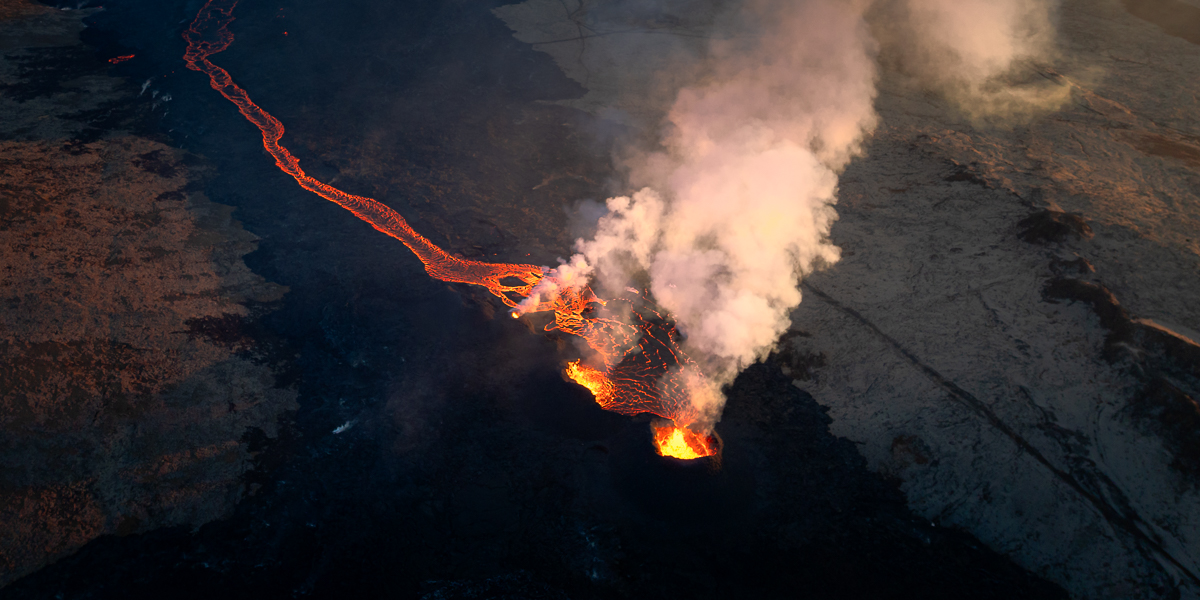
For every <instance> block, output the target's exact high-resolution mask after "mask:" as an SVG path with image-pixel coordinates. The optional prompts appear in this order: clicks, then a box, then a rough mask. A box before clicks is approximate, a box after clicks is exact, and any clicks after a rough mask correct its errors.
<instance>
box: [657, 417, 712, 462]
mask: <svg viewBox="0 0 1200 600" xmlns="http://www.w3.org/2000/svg"><path fill="white" fill-rule="evenodd" d="M653 429H654V448H655V450H658V453H659V455H661V456H670V457H671V458H682V459H684V460H691V459H694V458H701V457H704V456H712V455H714V454H716V453H717V443H716V442H715V441H714V440H713V438H712V437H710V436H708V435H705V434H700V433H696V432H694V431H692V430H691V429H688V428H686V427H675V426H672V425H663V426H656V427H653Z"/></svg>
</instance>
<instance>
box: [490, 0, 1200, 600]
mask: <svg viewBox="0 0 1200 600" xmlns="http://www.w3.org/2000/svg"><path fill="white" fill-rule="evenodd" d="M702 4H704V6H702V7H697V6H696V5H695V4H684V3H671V2H664V3H657V4H655V5H653V7H650V6H641V5H633V4H628V3H570V2H568V3H565V4H563V3H557V2H549V1H543V0H528V1H526V2H523V3H521V4H516V5H508V6H503V7H499V8H497V9H496V13H497V15H499V16H500V17H501V18H502V19H504V21H505V23H506V24H508V25H509V26H510V27H512V28H513V29H514V31H515V35H516V36H517V37H518V39H521V40H522V41H526V42H529V43H531V44H534V47H535V48H537V49H538V50H539V51H541V52H545V53H547V54H548V55H550V56H552V57H553V58H554V60H555V62H556V65H557V66H559V67H560V68H562V69H563V70H564V72H565V73H567V74H568V75H569V76H570V77H572V78H573V79H574V80H576V81H578V82H580V83H581V84H582V85H584V86H586V87H588V89H589V92H588V94H587V95H586V96H584V97H583V98H582V99H579V100H567V101H564V102H562V103H563V104H567V105H569V106H575V107H577V108H580V109H583V110H588V111H591V112H593V113H595V114H597V115H601V116H603V117H606V118H609V119H612V120H615V121H622V122H641V123H643V124H644V123H646V122H650V123H654V122H655V120H656V119H658V118H661V115H662V114H663V112H664V111H665V110H666V108H667V107H669V105H670V102H671V101H672V100H673V94H672V91H673V88H674V87H675V86H678V85H680V83H679V81H678V80H677V79H676V78H675V77H674V75H677V74H678V73H676V72H673V71H669V72H668V76H667V77H663V78H655V77H654V74H655V73H656V72H657V71H658V70H659V69H662V68H664V66H665V67H669V66H672V65H674V64H676V63H678V62H679V61H680V57H681V56H682V57H687V58H693V59H694V58H696V57H702V56H703V54H704V44H705V40H704V37H705V34H706V32H708V31H710V30H711V23H712V22H713V18H714V17H713V15H715V14H719V8H720V5H719V4H717V3H702ZM706 7H707V8H706ZM1194 12H1195V7H1194V6H1192V4H1188V3H1178V2H1175V3H1168V2H1136V1H1131V2H1125V3H1122V2H1117V1H1115V0H1113V1H1107V2H1099V3H1096V2H1070V1H1068V2H1064V3H1063V4H1062V6H1061V12H1060V14H1059V21H1058V28H1059V35H1058V40H1057V42H1058V45H1059V50H1060V51H1059V52H1058V54H1057V55H1055V56H1053V57H1050V58H1048V59H1047V60H1046V61H1044V62H1042V63H1036V64H1025V65H1022V66H1021V67H1020V68H1019V69H1018V71H1019V72H1018V73H1017V74H1016V75H1015V76H1014V78H1013V79H1014V80H1017V81H1050V82H1053V83H1055V84H1056V85H1061V86H1066V87H1067V88H1069V99H1068V100H1067V102H1066V103H1065V104H1064V105H1062V106H1061V107H1056V108H1054V109H1052V110H1041V111H1033V112H1031V113H1028V114H1023V115H1016V116H1015V117H1014V116H1012V115H999V118H995V119H991V120H989V119H978V118H975V119H972V118H970V117H969V116H968V115H967V114H965V113H964V111H963V110H961V106H960V105H959V104H957V103H956V102H954V101H952V100H953V99H951V98H947V97H944V96H941V95H940V94H939V93H938V90H937V89H932V90H931V89H927V88H925V87H923V86H922V85H920V82H918V81H914V80H913V79H912V77H911V74H910V73H908V72H906V71H904V70H903V69H898V68H896V65H895V64H894V61H889V60H887V57H886V54H887V52H888V51H889V50H888V48H886V47H885V48H884V49H883V50H882V52H883V53H884V54H885V57H884V59H883V60H881V65H882V66H883V68H882V70H881V72H880V83H879V96H878V98H877V101H876V108H877V110H878V112H879V114H880V117H881V125H880V128H879V129H878V130H877V131H876V132H875V134H874V135H873V136H872V137H871V139H870V140H869V141H868V143H867V145H866V148H865V156H863V157H861V158H859V159H857V160H855V161H854V162H852V163H851V165H850V166H849V168H848V169H847V170H846V172H845V173H844V175H843V177H842V180H841V185H840V194H839V197H840V201H839V204H838V207H837V208H838V212H839V214H840V216H841V218H840V221H839V222H838V223H837V224H836V225H835V226H834V228H833V234H832V237H833V241H834V242H835V243H836V244H837V245H838V246H840V247H841V248H842V251H843V255H842V256H843V258H842V260H841V261H840V262H839V263H838V264H837V265H835V266H833V267H832V268H830V269H828V270H826V271H824V272H820V273H817V274H815V275H813V276H812V277H811V278H809V279H808V280H807V281H806V283H805V285H804V288H803V289H804V292H805V299H804V301H803V303H802V304H801V306H800V307H799V308H798V309H797V310H796V311H795V314H794V318H793V322H794V326H793V331H792V333H790V334H789V335H787V336H785V338H784V340H783V341H782V342H781V344H780V351H779V357H780V359H779V360H780V363H781V366H782V368H783V369H784V370H785V373H787V374H788V375H789V376H792V377H793V378H794V379H795V381H794V384H795V385H796V386H797V387H799V388H800V389H803V390H805V391H807V392H809V393H811V394H812V395H813V397H814V398H815V399H816V401H817V402H819V403H820V404H821V405H822V406H825V407H827V408H828V409H829V415H830V417H831V418H832V419H833V423H832V425H831V431H833V432H834V433H835V434H836V435H840V436H845V437H846V438H847V439H850V440H853V441H854V442H855V443H856V444H857V448H858V450H859V451H860V452H861V453H862V455H863V456H864V457H865V458H866V460H867V463H868V464H869V465H870V468H871V469H872V470H874V471H876V472H878V473H881V474H885V475H887V476H889V477H894V478H896V479H898V480H899V481H901V482H902V485H901V487H902V489H903V491H904V493H905V495H906V497H907V500H908V505H909V506H910V507H912V508H913V509H914V510H915V511H916V512H917V513H918V514H921V515H923V516H924V517H926V518H928V519H930V520H932V521H934V522H936V523H939V524H941V525H946V526H952V527H956V528H959V529H961V530H965V531H969V532H971V533H973V534H974V535H976V536H978V537H979V538H980V539H981V540H982V541H984V542H985V543H987V544H988V545H989V546H990V547H992V548H994V549H996V550H998V551H1000V552H1002V553H1004V554H1006V555H1008V556H1011V557H1012V558H1013V559H1014V560H1016V561H1017V562H1019V563H1020V564H1022V565H1023V566H1025V567H1027V568H1029V569H1031V570H1033V571H1035V572H1037V573H1039V574H1042V575H1044V576H1046V577H1048V578H1050V579H1051V580H1054V581H1056V582H1058V583H1060V584H1062V585H1063V586H1064V587H1066V588H1067V589H1068V590H1070V591H1071V592H1072V594H1074V595H1077V596H1079V597H1094V598H1158V597H1168V596H1171V595H1173V594H1182V596H1183V597H1195V596H1196V595H1197V594H1200V554H1197V550H1196V548H1197V544H1198V538H1197V536H1200V530H1198V529H1197V527H1198V526H1200V521H1197V517H1196V515H1200V495H1198V494H1197V487H1196V485H1197V479H1196V471H1195V466H1194V465H1195V464H1196V460H1197V454H1196V452H1197V448H1198V446H1197V445H1196V444H1197V442H1196V440H1197V435H1200V434H1198V433H1197V430H1196V429H1195V425H1196V424H1197V423H1200V409H1198V408H1197V404H1196V401H1195V399H1196V398H1197V394H1198V393H1200V387H1198V384H1200V379H1198V378H1197V373H1198V372H1200V371H1198V370H1197V368H1198V367H1200V363H1198V362H1197V356H1200V355H1198V354H1197V351H1198V350H1200V347H1198V346H1197V345H1196V341H1197V340H1200V336H1198V334H1197V333H1196V332H1197V331H1198V330H1200V313H1197V310H1198V309H1200V304H1197V303H1196V302H1195V299H1196V298H1197V295H1198V294H1200V279H1198V278H1197V275H1198V274H1200V235H1198V234H1197V233H1196V232H1197V231H1200V196H1198V195H1197V190H1200V121H1198V120H1197V118H1196V114H1197V113H1196V103H1195V98H1196V97H1197V94H1198V93H1200V89H1198V87H1197V85H1198V84H1197V83H1196V82H1198V81H1200V46H1197V45H1196V44H1195V40H1194V39H1192V38H1191V37H1189V34H1187V33H1186V30H1187V27H1186V26H1185V25H1184V23H1185V22H1191V21H1188V19H1190V18H1191V17H1192V15H1193V13H1194ZM1167 15H1171V17H1167ZM872 26H873V27H875V28H876V31H877V32H878V33H881V34H882V35H883V38H884V39H886V36H887V29H888V26H889V24H888V23H887V22H885V21H879V22H874V23H873V24H872ZM573 32H574V33H573ZM1181 32H1183V33H1181ZM633 55H637V56H638V57H641V56H648V57H649V58H647V59H644V60H640V59H635V58H633ZM685 62H686V61H685ZM618 65H619V66H618ZM630 71H633V72H632V73H630ZM682 79H683V81H685V82H686V79H687V74H686V73H685V74H683V77H682Z"/></svg>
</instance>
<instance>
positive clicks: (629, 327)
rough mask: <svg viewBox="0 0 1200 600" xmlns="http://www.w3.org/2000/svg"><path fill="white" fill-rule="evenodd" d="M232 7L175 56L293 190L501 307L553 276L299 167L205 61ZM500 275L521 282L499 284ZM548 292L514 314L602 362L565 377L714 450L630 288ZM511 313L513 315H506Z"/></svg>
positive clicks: (670, 332) (673, 449)
mask: <svg viewBox="0 0 1200 600" xmlns="http://www.w3.org/2000/svg"><path fill="white" fill-rule="evenodd" d="M236 5H237V0H208V2H207V3H206V4H205V5H204V7H203V8H201V9H200V12H199V13H198V14H197V15H196V18H195V19H194V20H193V21H192V23H191V25H189V26H188V28H187V30H186V31H184V33H183V37H184V39H185V40H186V41H187V50H186V52H185V53H184V55H183V59H184V61H185V62H186V63H187V67H188V68H189V69H191V70H193V71H199V72H201V73H204V74H205V75H207V76H208V77H209V84H210V85H211V86H212V88H213V89H214V90H216V91H218V92H220V94H221V95H222V96H224V97H225V99H227V100H229V101H230V102H232V103H233V104H234V106H236V107H237V109H238V111H239V112H241V113H242V116H244V117H246V119H247V120H248V121H250V122H251V123H253V124H254V125H255V126H256V127H258V129H259V131H261V132H262V144H263V148H265V149H266V151H267V153H268V154H270V155H271V157H272V158H273V159H274V160H275V165H276V166H278V167H279V169H280V170H282V171H283V172H284V173H287V174H288V175H290V176H291V177H292V178H293V179H295V180H296V183H298V184H300V187H302V188H304V189H306V190H308V191H310V192H312V193H314V194H317V195H318V196H320V197H322V198H324V199H326V200H329V201H330V202H333V203H335V204H337V205H338V206H341V207H342V208H345V209H346V210H348V211H350V212H351V213H353V214H354V216H356V217H358V218H359V219H362V220H363V221H366V222H367V223H369V224H370V225H371V226H372V227H374V228H375V229H377V230H379V231H381V232H383V233H385V234H387V235H389V236H392V237H394V238H396V239H397V240H400V242H402V243H403V244H404V245H405V246H407V247H408V249H409V250H412V252H413V254H416V256H417V258H418V259H420V260H421V262H422V263H424V265H425V272H426V273H428V274H429V276H430V277H433V278H435V279H439V280H441V281H448V282H455V283H466V284H471V285H479V286H483V287H485V288H487V290H488V291H489V292H491V293H492V294H493V295H495V296H496V297H497V298H499V299H500V300H501V301H502V302H504V303H505V304H506V305H508V306H510V307H513V308H516V307H517V304H518V302H519V301H518V300H516V299H514V297H516V298H521V299H524V298H528V297H529V295H530V294H531V292H532V290H533V287H534V286H535V285H536V284H537V283H538V282H539V281H541V280H542V279H543V278H545V277H553V276H552V275H548V273H549V270H548V269H545V268H543V267H540V266H537V265H528V264H506V263H486V262H480V261H474V260H467V259H463V258H459V257H457V256H452V255H450V254H449V253H447V252H445V251H444V250H442V249H441V248H439V247H437V246H436V245H434V244H433V243H432V242H430V241H429V240H428V239H426V238H425V237H424V236H422V235H421V234H419V233H417V232H416V231H415V230H413V228H412V227H409V225H408V222H407V221H405V220H404V217H402V216H400V214H399V213H397V212H396V211H394V210H392V209H391V208H388V207H387V206H385V205H384V204H382V203H380V202H378V201H376V200H374V199H372V198H367V197H364V196H356V195H354V194H348V193H346V192H343V191H341V190H339V189H337V188H335V187H333V186H331V185H328V184H326V183H323V182H321V181H318V180H316V179H315V178H313V177H311V176H309V175H308V174H307V173H305V172H304V169H302V168H300V161H299V160H298V159H296V157H295V156H293V155H292V153H291V152H289V151H288V150H287V148H284V147H283V146H282V145H281V144H280V143H279V140H280V139H281V138H282V137H283V133H284V129H283V124H282V123H280V122H279V120H278V119H276V118H275V117H273V116H271V115H270V114H269V113H267V111H265V110H263V109H262V108H260V107H259V106H258V105H257V104H255V103H254V102H253V101H252V100H251V99H250V96H249V94H247V93H246V91H245V90H243V89H242V88H241V87H239V86H238V85H237V84H236V83H234V82H233V78H232V77H230V75H229V73H228V72H226V71H225V69H222V68H221V67H218V66H217V65H215V64H213V63H212V62H211V61H209V57H210V56H212V55H213V54H216V53H218V52H221V51H223V50H225V49H226V48H228V47H229V45H230V44H232V43H233V34H232V33H231V32H230V31H229V24H230V23H232V22H233V8H234V7H235V6H236ZM505 279H510V280H511V279H515V280H517V281H520V282H521V283H520V284H505V283H501V282H502V281H503V280H505ZM555 281H556V283H561V282H557V280H555ZM554 288H555V289H556V292H555V293H554V294H552V295H551V297H550V298H546V299H539V300H538V302H536V303H535V305H534V306H533V307H528V306H525V307H522V312H542V311H554V322H553V323H551V324H550V325H547V326H546V329H547V330H549V331H555V330H557V331H562V332H563V333H567V334H571V335H576V336H579V337H582V338H583V339H584V340H585V341H586V342H587V344H588V346H589V347H590V348H592V349H593V350H595V351H596V353H597V354H599V355H600V357H601V358H602V359H603V363H604V365H603V366H604V370H600V369H597V368H595V367H592V366H588V365H586V364H584V363H583V362H582V361H579V360H576V361H573V362H571V363H570V364H568V365H567V368H566V374H567V376H568V377H570V378H571V379H572V380H573V381H575V382H576V383H578V384H579V385H581V386H583V387H585V388H587V389H588V390H589V391H590V392H591V393H592V395H593V396H594V397H595V398H596V402H597V403H598V404H599V405H600V406H601V407H602V408H604V409H605V410H610V411H613V412H617V413H621V414H627V415H634V414H639V413H652V414H655V415H658V416H659V417H663V418H665V419H670V420H672V421H673V422H674V424H675V425H677V427H671V428H670V429H672V430H673V431H674V433H669V434H663V435H660V431H662V430H663V429H664V428H656V429H655V446H656V447H657V448H658V451H659V454H662V455H664V456H674V457H677V458H698V457H701V456H710V455H712V454H713V453H714V452H715V447H716V446H715V444H713V443H712V438H711V436H709V435H708V434H707V433H696V432H694V431H692V430H690V429H686V428H685V427H686V426H687V425H690V424H692V423H694V422H696V421H697V418H698V416H699V415H697V414H696V413H695V411H694V409H693V408H692V405H691V402H690V401H689V398H688V390H687V387H686V385H685V375H688V376H691V377H696V376H698V375H699V372H698V371H697V370H696V367H695V365H694V364H693V363H692V362H691V360H690V359H689V358H688V357H687V356H686V355H685V354H684V353H683V351H682V350H681V349H680V347H679V343H678V340H677V337H678V334H677V332H676V331H675V327H674V325H673V324H672V323H671V322H670V321H669V320H668V319H666V318H665V317H664V315H663V314H662V313H660V312H659V311H658V310H656V309H654V308H653V305H652V304H651V303H650V302H649V301H648V300H647V299H646V298H645V297H643V296H641V295H640V294H638V293H637V291H636V290H632V289H631V290H630V291H631V292H633V293H634V294H635V295H636V297H630V298H618V299H614V300H608V301H604V300H600V299H599V298H597V297H596V296H595V294H593V293H592V291H591V289H589V288H586V287H584V288H582V289H579V288H575V287H571V286H569V285H556V286H554ZM612 303H620V304H622V305H623V307H624V308H626V309H628V314H629V315H630V316H631V318H630V320H632V324H631V323H628V322H626V320H623V319H621V318H618V316H617V313H615V312H613V311H612V310H611V308H610V307H609V304H612ZM585 313H586V314H585ZM513 316H514V317H519V316H520V314H518V313H517V312H514V313H513ZM660 438H661V439H660ZM664 444H667V445H668V446H666V447H664Z"/></svg>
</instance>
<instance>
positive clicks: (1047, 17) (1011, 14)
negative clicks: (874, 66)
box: [870, 0, 1070, 121]
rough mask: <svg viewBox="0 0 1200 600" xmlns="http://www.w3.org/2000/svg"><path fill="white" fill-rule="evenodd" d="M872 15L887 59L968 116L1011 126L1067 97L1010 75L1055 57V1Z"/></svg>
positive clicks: (879, 9) (976, 2)
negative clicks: (1004, 122) (1024, 67)
mask: <svg viewBox="0 0 1200 600" xmlns="http://www.w3.org/2000/svg"><path fill="white" fill-rule="evenodd" d="M871 12H872V14H871V15H870V20H871V22H872V23H873V25H874V27H873V33H874V34H875V35H876V37H877V38H878V39H879V40H880V42H881V43H882V44H883V46H884V52H883V56H884V57H885V59H886V60H888V61H889V63H890V64H893V65H895V66H896V67H897V68H898V69H899V70H901V71H903V72H906V73H907V74H909V75H910V76H911V77H913V78H914V79H915V80H916V81H917V83H918V85H920V86H921V87H924V88H926V89H932V90H934V91H937V92H939V93H941V94H942V95H944V96H945V97H947V98H948V99H950V100H951V101H952V102H954V103H955V104H957V105H958V107H959V108H960V109H961V110H962V111H963V112H964V113H965V114H966V115H967V116H968V117H971V118H973V119H976V120H992V121H1011V120H1014V119H1020V118H1023V117H1026V116H1028V115H1030V114H1032V113H1035V112H1039V111H1046V110H1054V109H1057V108H1058V107H1059V106H1061V105H1062V103H1063V102H1065V101H1066V100H1067V98H1068V96H1069V91H1070V89H1069V86H1066V85H1064V84H1060V83H1057V82H1053V81H1049V80H1047V79H1044V78H1041V77H1038V76H1036V75H1033V78H1032V79H1030V78H1028V76H1029V75H1031V73H1028V72H1026V73H1025V74H1024V75H1025V76H1026V78H1025V79H1024V80H1022V78H1021V74H1019V73H1017V69H1016V68H1015V67H1018V66H1020V65H1022V64H1030V63H1040V62H1046V61H1049V60H1051V59H1053V58H1054V56H1055V54H1056V46H1055V20H1056V16H1057V13H1058V2H1057V0H879V1H878V2H877V4H876V6H874V7H873V9H872V11H871Z"/></svg>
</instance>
